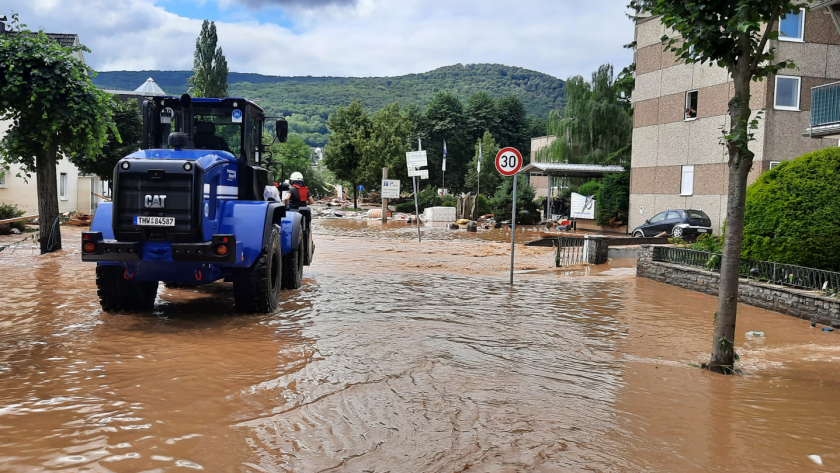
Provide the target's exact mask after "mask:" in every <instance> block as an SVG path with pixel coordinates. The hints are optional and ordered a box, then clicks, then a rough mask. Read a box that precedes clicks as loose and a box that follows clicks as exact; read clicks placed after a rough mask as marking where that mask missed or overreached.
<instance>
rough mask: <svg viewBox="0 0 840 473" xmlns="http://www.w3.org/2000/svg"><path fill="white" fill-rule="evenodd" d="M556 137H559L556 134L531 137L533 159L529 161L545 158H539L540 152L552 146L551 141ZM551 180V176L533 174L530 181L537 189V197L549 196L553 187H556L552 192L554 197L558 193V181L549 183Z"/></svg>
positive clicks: (540, 160)
mask: <svg viewBox="0 0 840 473" xmlns="http://www.w3.org/2000/svg"><path fill="white" fill-rule="evenodd" d="M555 139H557V137H556V136H554V135H549V136H538V137H535V138H531V161H529V162H531V163H537V162H542V161H543V160H542V159H540V158H539V156H538V153H539V152H540V151H541V150H543V149H545V148H548V147H549V146H551V143H553V142H554V140H555ZM550 180H551V178H550V177H548V176H543V175H539V174H536V175H535V174H531V176H530V183H531V186H533V187H534V190H536V197H537V198H540V197H546V196H548V194H549V191H551V190H552V188H555V189H553V191H552V192H551V194H552V195H551V197H554V196H556V195H557V189H556V187H557V183H556V182H551V183H550V184H549V181H550Z"/></svg>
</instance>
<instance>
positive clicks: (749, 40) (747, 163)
mask: <svg viewBox="0 0 840 473" xmlns="http://www.w3.org/2000/svg"><path fill="white" fill-rule="evenodd" d="M629 6H630V7H631V8H634V9H635V10H636V12H638V13H641V12H645V13H650V14H652V15H658V16H659V17H660V21H662V23H663V24H664V25H665V26H666V27H667V28H668V30H669V31H673V35H672V36H667V35H666V36H663V37H662V42H663V44H664V48H665V49H668V50H670V51H672V52H673V53H674V54H675V55H676V56H677V58H678V60H681V61H684V62H685V63H687V64H691V63H701V64H702V63H706V62H710V63H713V64H717V65H718V66H719V67H723V68H725V69H726V71H727V72H728V73H729V75H730V77H732V91H733V97H732V98H731V99H730V100H729V118H730V125H729V131H728V132H727V133H725V134H724V137H723V138H724V139H725V141H726V147H727V149H728V151H729V163H728V164H729V166H728V168H729V187H728V199H727V208H726V234H725V240H724V249H723V258H722V261H721V269H720V287H719V291H718V293H719V295H718V308H717V313H716V316H715V336H714V341H713V342H712V354H711V358H710V360H709V364H708V365H707V366H708V368H709V369H711V370H712V371H716V372H720V373H732V372H733V365H734V362H735V359H736V354H735V347H734V343H735V319H736V315H737V307H738V304H737V303H736V302H737V301H738V284H739V282H738V277H739V269H740V263H741V243H742V241H743V235H744V207H745V202H746V192H747V178H748V176H749V172H750V169H751V168H752V162H753V156H754V154H753V152H752V151H750V149H749V147H748V145H749V143H750V141H752V140H753V139H754V136H753V131H752V130H754V129H755V128H756V127H757V119H756V118H754V117H753V116H752V114H751V110H750V96H751V89H750V85H751V83H752V81H754V80H761V79H763V78H764V77H767V76H769V75H771V74H775V73H777V72H778V71H780V70H782V69H784V68H787V67H794V65H793V64H792V63H789V62H786V61H777V60H776V56H775V52H774V48H773V44H772V43H771V42H770V41H771V40H774V39H777V38H778V36H779V31H778V29H777V28H776V24H777V22H778V21H779V18H780V16H781V17H784V15H785V14H787V13H788V12H793V11H797V12H798V11H799V10H800V8H804V7H807V6H808V2H804V1H790V0H773V1H770V0H736V1H720V0H714V1H712V0H707V1H690V0H631V2H630V5H629Z"/></svg>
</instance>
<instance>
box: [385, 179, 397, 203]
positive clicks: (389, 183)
mask: <svg viewBox="0 0 840 473" xmlns="http://www.w3.org/2000/svg"><path fill="white" fill-rule="evenodd" d="M382 198H383V199H399V198H400V181H398V180H394V179H383V180H382Z"/></svg>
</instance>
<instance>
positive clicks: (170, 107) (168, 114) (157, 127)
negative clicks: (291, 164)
mask: <svg viewBox="0 0 840 473" xmlns="http://www.w3.org/2000/svg"><path fill="white" fill-rule="evenodd" d="M142 114H143V136H142V140H141V148H142V149H168V148H171V147H172V146H170V145H180V146H179V147H182V148H184V149H201V150H208V151H221V152H225V153H230V154H232V155H233V156H234V157H235V158H236V159H237V161H238V164H239V179H238V182H239V184H238V185H239V199H240V200H263V191H264V189H265V186H267V185H269V184H270V183H272V182H274V176H272V174H271V173H270V172H269V171H268V170H267V169H265V167H264V166H265V165H267V164H268V163H264V162H263V160H264V155H265V149H264V145H263V144H262V139H263V130H264V128H265V127H264V125H265V119H266V118H265V110H263V109H262V107H260V106H259V105H257V104H255V103H254V102H251V101H250V100H247V99H244V98H232V97H229V98H224V99H215V98H192V97H190V96H189V95H187V94H184V95H182V96H181V97H170V96H163V97H153V98H149V99H147V100H145V101H144V102H143V110H142ZM173 133H175V134H177V135H174V136H171V135H173ZM170 138H172V139H170Z"/></svg>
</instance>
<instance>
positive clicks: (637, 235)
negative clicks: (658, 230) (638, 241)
mask: <svg viewBox="0 0 840 473" xmlns="http://www.w3.org/2000/svg"><path fill="white" fill-rule="evenodd" d="M644 237H645V234H644V233H642V231H641V230H636V231H635V232H633V238H644Z"/></svg>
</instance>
